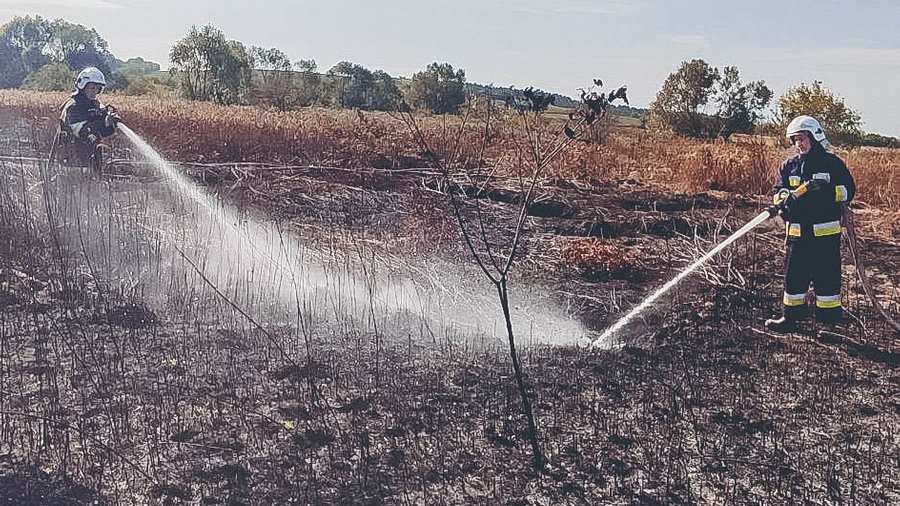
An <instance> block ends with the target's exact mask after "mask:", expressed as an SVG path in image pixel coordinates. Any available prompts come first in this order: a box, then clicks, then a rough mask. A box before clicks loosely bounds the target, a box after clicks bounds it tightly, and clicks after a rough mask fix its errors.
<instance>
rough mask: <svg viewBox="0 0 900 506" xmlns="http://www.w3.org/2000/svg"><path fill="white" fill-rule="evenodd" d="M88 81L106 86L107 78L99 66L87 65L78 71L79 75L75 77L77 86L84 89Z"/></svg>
mask: <svg viewBox="0 0 900 506" xmlns="http://www.w3.org/2000/svg"><path fill="white" fill-rule="evenodd" d="M87 83H97V84H99V85H101V86H106V78H105V77H104V76H103V72H100V69H98V68H97V67H87V68H85V69H84V70H82V71H81V72H79V73H78V77H76V78H75V87H76V88H78V89H79V90H83V89H84V86H85V85H86V84H87Z"/></svg>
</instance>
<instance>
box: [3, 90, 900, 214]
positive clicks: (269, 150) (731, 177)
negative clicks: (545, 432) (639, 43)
mask: <svg viewBox="0 0 900 506" xmlns="http://www.w3.org/2000/svg"><path fill="white" fill-rule="evenodd" d="M104 98H105V100H106V101H107V102H109V103H112V104H114V105H116V106H117V107H118V108H119V110H120V112H121V114H122V115H123V117H124V118H125V120H126V122H127V123H128V125H129V126H130V127H131V128H132V129H134V130H135V131H137V132H139V133H140V134H141V135H142V136H144V137H145V138H147V139H148V140H149V141H150V143H151V144H153V145H154V146H155V147H156V148H157V149H159V150H160V151H161V152H162V153H163V154H164V155H165V156H166V157H168V158H170V159H174V160H179V161H191V162H198V161H199V162H232V161H249V162H270V163H284V164H298V165H328V166H338V167H346V168H362V167H366V168H368V167H379V168H408V167H423V166H427V165H428V161H427V159H426V158H425V157H424V156H423V154H422V153H418V152H416V149H415V145H416V144H415V142H413V139H412V138H411V136H410V134H409V132H408V131H407V129H406V127H405V126H404V125H403V124H402V122H400V121H399V120H398V119H396V118H395V117H392V116H390V115H388V114H385V113H361V112H356V111H348V110H334V109H322V108H310V109H303V110H299V111H289V112H276V111H269V110H264V109H260V108H256V107H237V106H230V107H223V106H217V105H213V104H211V103H206V102H191V101H185V100H180V99H159V98H143V97H130V96H119V95H109V96H106V97H104ZM64 99H65V94H61V93H34V92H25V91H18V90H0V112H2V113H3V114H4V115H6V114H10V115H13V114H15V115H20V116H24V117H25V118H35V119H38V120H41V121H44V122H46V123H47V124H48V125H52V124H53V118H54V117H55V116H56V112H55V111H56V108H57V107H58V105H59V104H60V103H62V102H63V100H64ZM459 121H460V119H459V118H456V117H450V118H447V117H432V118H426V119H425V121H423V122H422V124H423V125H424V130H425V134H426V135H427V136H429V137H430V138H431V139H433V140H434V142H433V143H432V145H433V146H436V148H437V149H438V151H439V154H447V153H440V148H441V142H440V140H441V139H447V138H448V137H451V136H452V135H453V134H452V132H455V130H456V126H457V125H458V122H459ZM505 121H509V120H505ZM482 126H483V125H481V124H478V123H472V124H471V128H470V129H469V130H468V131H467V132H466V134H465V135H466V136H467V138H466V139H464V141H463V142H462V145H463V146H466V147H467V149H469V150H470V152H469V153H462V155H461V156H462V158H464V159H467V160H469V161H470V163H478V162H479V161H480V160H478V157H477V156H476V153H477V151H478V148H479V146H480V144H481V142H480V138H481V133H482V130H481V128H482ZM517 132H518V131H517V129H516V128H514V127H512V125H509V124H503V123H502V122H501V123H500V124H499V125H498V126H497V128H496V129H494V130H493V131H492V137H493V138H492V143H491V147H490V148H489V149H488V151H487V152H486V155H485V158H487V161H488V162H492V163H493V164H495V165H496V166H498V167H500V168H501V171H504V170H505V171H512V170H513V167H515V165H516V162H515V160H514V157H512V156H510V154H511V153H512V152H513V150H512V146H513V145H514V144H515V143H516V142H521V141H522V140H521V139H517V138H516V136H517V135H520V134H519V133H517ZM545 135H546V138H547V139H548V140H549V139H550V137H551V136H552V135H553V129H552V127H551V126H548V127H547V130H546V133H545ZM451 144H452V143H451ZM791 152H792V151H791V149H790V148H789V147H788V146H786V145H785V144H782V143H780V140H779V139H772V138H763V137H753V136H739V137H737V138H735V139H733V140H732V141H730V142H724V141H721V140H719V141H698V140H692V139H683V138H678V137H674V136H671V135H668V134H663V133H656V132H648V131H645V130H640V129H633V128H622V129H619V130H618V131H616V132H614V133H613V134H611V135H608V136H607V137H606V140H605V142H604V144H603V145H602V146H598V145H596V144H579V145H577V146H575V147H574V148H573V149H570V150H568V151H567V152H566V153H564V154H563V156H561V157H560V158H559V159H558V160H557V162H556V163H555V164H554V165H553V166H552V167H550V168H549V169H548V170H547V172H546V175H547V176H549V177H556V178H565V179H580V180H587V181H589V180H591V179H593V178H597V179H626V178H630V179H636V180H640V181H642V182H645V183H649V184H654V185H658V186H660V187H663V188H668V189H674V190H680V191H694V192H697V191H707V190H723V191H730V192H738V193H743V194H751V195H758V194H764V193H767V192H768V190H769V188H770V187H771V183H772V181H773V180H774V173H775V171H776V170H777V168H778V167H779V165H780V164H781V162H782V161H783V160H784V159H785V158H786V157H788V156H790V155H791ZM836 153H837V154H838V155H839V156H840V157H841V158H842V159H843V160H844V161H845V162H846V163H847V165H848V166H849V167H850V169H851V171H852V172H853V174H854V177H855V178H856V181H857V185H858V186H859V194H858V195H857V199H858V200H860V201H863V202H865V203H867V204H868V205H870V206H874V207H876V208H879V209H883V210H892V209H895V208H896V207H897V204H898V188H897V185H898V181H897V179H898V177H897V168H898V166H900V150H896V149H885V148H858V149H852V150H844V149H838V150H837V152H836Z"/></svg>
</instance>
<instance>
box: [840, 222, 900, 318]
mask: <svg viewBox="0 0 900 506" xmlns="http://www.w3.org/2000/svg"><path fill="white" fill-rule="evenodd" d="M844 226H845V227H846V228H847V244H848V246H849V247H850V256H851V258H852V259H853V265H855V266H856V274H857V276H859V281H860V283H862V286H863V291H865V293H866V297H868V298H869V301H870V302H872V305H873V306H875V307H876V308H877V309H878V311H879V312H880V313H881V315H882V316H884V319H885V320H887V322H888V323H889V324H890V325H891V326H892V327H894V330H896V331H897V332H900V324H897V322H896V321H895V320H894V319H893V318H891V315H889V314H888V313H887V311H885V310H884V308H883V307H881V304H879V303H878V299H877V298H876V297H875V290H873V289H872V285H871V283H869V277H868V276H867V275H866V268H865V264H863V261H862V257H861V256H860V255H859V242H858V241H857V237H856V227H855V226H854V223H853V211H851V210H850V208H849V207H845V208H844Z"/></svg>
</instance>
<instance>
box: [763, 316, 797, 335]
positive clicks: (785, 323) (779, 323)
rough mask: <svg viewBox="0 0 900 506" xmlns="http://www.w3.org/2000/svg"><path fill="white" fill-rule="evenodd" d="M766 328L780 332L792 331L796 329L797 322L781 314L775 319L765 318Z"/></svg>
mask: <svg viewBox="0 0 900 506" xmlns="http://www.w3.org/2000/svg"><path fill="white" fill-rule="evenodd" d="M766 328H767V329H769V330H771V331H773V332H778V333H780V334H786V333H788V332H793V331H795V330H797V322H795V321H794V320H789V319H788V318H787V317H784V316H782V317H781V318H778V319H777V320H776V319H768V320H766Z"/></svg>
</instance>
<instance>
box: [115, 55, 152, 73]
mask: <svg viewBox="0 0 900 506" xmlns="http://www.w3.org/2000/svg"><path fill="white" fill-rule="evenodd" d="M159 70H160V67H159V63H156V62H152V61H147V60H144V59H143V58H140V57H137V58H129V59H128V60H126V61H124V62H123V61H120V60H116V65H115V72H116V73H117V74H120V75H122V76H125V77H132V76H152V75H156V74H158V73H159Z"/></svg>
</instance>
